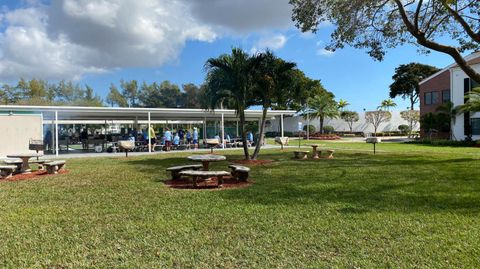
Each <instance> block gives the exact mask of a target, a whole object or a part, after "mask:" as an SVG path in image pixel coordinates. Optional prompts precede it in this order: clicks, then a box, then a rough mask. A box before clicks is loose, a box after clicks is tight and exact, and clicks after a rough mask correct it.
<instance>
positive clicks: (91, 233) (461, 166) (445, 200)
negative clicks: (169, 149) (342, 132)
mask: <svg viewBox="0 0 480 269" xmlns="http://www.w3.org/2000/svg"><path fill="white" fill-rule="evenodd" d="M304 142H305V144H309V143H310V142H308V141H304ZM315 143H319V144H326V146H325V147H326V148H335V149H336V153H335V155H336V159H333V160H318V161H313V160H306V161H301V160H294V159H292V158H291V157H292V155H293V154H292V153H291V152H283V153H282V152H279V150H265V151H263V152H262V153H263V154H262V157H261V158H264V159H273V160H275V162H274V163H271V164H267V165H262V166H255V167H252V173H251V177H252V179H253V180H254V181H255V184H254V185H252V186H250V187H248V188H244V189H234V190H232V189H231V190H221V191H215V190H214V191H198V190H174V189H169V188H167V187H166V186H165V185H164V184H163V183H162V180H165V179H167V178H168V175H167V174H166V173H165V171H164V170H165V168H166V167H168V166H171V165H175V164H183V163H189V162H188V161H187V160H186V159H185V157H186V156H187V155H185V154H176V155H172V154H168V155H166V154H159V155H152V156H143V157H135V158H133V157H132V158H128V159H124V158H105V159H100V158H95V159H75V160H69V161H68V168H69V169H70V171H71V172H70V173H69V174H64V175H58V176H53V177H44V178H42V179H40V180H26V181H16V182H0V205H1V210H0V237H1V238H0V267H2V268H28V267H50V268H57V267H58V268H65V267H66V268H79V267H100V268H162V267H163V268H171V267H177V268H185V267H187V268H191V267H197V268H215V267H216V268H218V267H224V268H252V267H257V268H306V267H310V268H321V267H342V268H344V267H348V268H354V267H361V268H372V267H394V268H405V267H424V268H427V267H428V268H437V267H449V268H451V267H463V268H478V267H480V259H479V257H478V253H480V241H479V240H478V239H479V238H480V218H479V217H480V171H479V168H480V149H478V148H447V147H431V146H424V145H404V144H394V143H383V144H380V145H378V147H377V149H378V152H377V155H375V156H374V155H373V154H372V153H371V149H372V145H367V144H364V143H331V142H323V141H322V142H319V141H316V142H315ZM289 150H290V151H291V150H293V149H289ZM226 154H228V155H227V157H228V159H229V160H232V159H238V158H241V155H240V151H235V152H232V151H229V152H226ZM226 165H227V162H223V163H215V164H213V168H214V169H225V168H226Z"/></svg>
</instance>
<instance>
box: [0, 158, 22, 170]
mask: <svg viewBox="0 0 480 269" xmlns="http://www.w3.org/2000/svg"><path fill="white" fill-rule="evenodd" d="M3 163H5V164H6V165H15V166H16V167H17V169H16V170H18V171H20V170H22V164H23V161H22V160H3Z"/></svg>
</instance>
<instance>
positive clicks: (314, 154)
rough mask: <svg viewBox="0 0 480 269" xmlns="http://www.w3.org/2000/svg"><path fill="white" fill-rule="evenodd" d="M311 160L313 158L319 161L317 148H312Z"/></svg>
mask: <svg viewBox="0 0 480 269" xmlns="http://www.w3.org/2000/svg"><path fill="white" fill-rule="evenodd" d="M313 158H314V159H319V158H320V157H318V151H317V147H314V148H313Z"/></svg>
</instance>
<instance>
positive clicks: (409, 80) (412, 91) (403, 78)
mask: <svg viewBox="0 0 480 269" xmlns="http://www.w3.org/2000/svg"><path fill="white" fill-rule="evenodd" d="M438 71H439V69H438V68H436V67H434V66H430V65H426V64H420V63H409V64H402V65H400V66H398V67H397V68H395V74H394V75H393V76H392V79H393V83H392V84H390V98H395V97H397V96H400V97H402V98H403V99H404V100H405V99H408V100H409V101H410V109H411V110H413V109H414V108H415V104H416V103H418V100H419V96H418V94H419V93H420V85H419V83H420V82H421V81H422V80H424V79H425V78H427V77H429V76H431V75H433V74H434V73H436V72H438Z"/></svg>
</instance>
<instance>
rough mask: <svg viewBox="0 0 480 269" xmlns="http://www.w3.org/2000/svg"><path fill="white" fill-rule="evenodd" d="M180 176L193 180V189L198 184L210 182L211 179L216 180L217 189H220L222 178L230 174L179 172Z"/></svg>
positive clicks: (219, 172)
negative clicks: (214, 178)
mask: <svg viewBox="0 0 480 269" xmlns="http://www.w3.org/2000/svg"><path fill="white" fill-rule="evenodd" d="M180 175H181V176H188V177H190V178H192V180H193V187H195V188H196V187H197V186H198V182H205V181H210V180H212V179H211V178H212V177H216V178H217V187H219V188H221V187H222V184H223V177H224V176H229V175H230V173H229V172H227V171H194V170H187V171H181V172H180Z"/></svg>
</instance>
